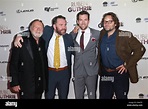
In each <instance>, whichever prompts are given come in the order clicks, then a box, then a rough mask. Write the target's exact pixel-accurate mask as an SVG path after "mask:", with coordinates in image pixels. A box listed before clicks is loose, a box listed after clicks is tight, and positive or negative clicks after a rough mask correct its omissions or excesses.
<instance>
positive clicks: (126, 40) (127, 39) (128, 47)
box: [99, 30, 146, 83]
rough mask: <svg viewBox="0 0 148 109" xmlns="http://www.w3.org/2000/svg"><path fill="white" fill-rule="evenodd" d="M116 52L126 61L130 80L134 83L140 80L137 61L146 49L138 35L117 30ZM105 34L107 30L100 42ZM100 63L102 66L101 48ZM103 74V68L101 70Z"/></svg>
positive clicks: (103, 32)
mask: <svg viewBox="0 0 148 109" xmlns="http://www.w3.org/2000/svg"><path fill="white" fill-rule="evenodd" d="M116 31H117V37H116V44H115V45H116V52H117V55H118V56H119V57H120V58H121V59H122V60H123V61H124V66H125V68H126V69H127V70H128V72H129V75H130V81H131V82H132V83H137V82H138V72H137V62H138V61H139V60H140V59H141V58H142V56H143V55H144V53H145V51H146V49H145V47H144V46H143V45H142V44H141V43H140V42H139V41H138V40H137V38H136V37H134V36H133V34H132V33H131V32H129V31H122V30H116ZM104 34H105V30H102V31H101V33H100V39H99V44H100V42H101V39H102V37H103V36H104ZM99 64H100V67H101V58H100V49H99ZM99 74H100V75H101V69H100V71H99Z"/></svg>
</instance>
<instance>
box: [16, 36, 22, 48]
mask: <svg viewBox="0 0 148 109" xmlns="http://www.w3.org/2000/svg"><path fill="white" fill-rule="evenodd" d="M21 42H23V38H22V36H21V35H19V34H18V35H17V36H16V38H15V40H14V46H15V47H17V48H18V47H20V48H21V47H22V44H21Z"/></svg>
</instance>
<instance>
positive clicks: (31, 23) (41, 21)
mask: <svg viewBox="0 0 148 109" xmlns="http://www.w3.org/2000/svg"><path fill="white" fill-rule="evenodd" d="M36 21H39V22H41V23H42V25H43V27H44V24H43V22H42V20H39V19H34V20H33V21H31V22H30V24H29V26H28V29H29V30H30V27H31V26H32V24H33V23H34V22H36Z"/></svg>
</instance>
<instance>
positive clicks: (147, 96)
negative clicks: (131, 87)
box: [138, 93, 148, 99]
mask: <svg viewBox="0 0 148 109" xmlns="http://www.w3.org/2000/svg"><path fill="white" fill-rule="evenodd" d="M138 96H139V98H140V99H148V94H143V93H139V95H138Z"/></svg>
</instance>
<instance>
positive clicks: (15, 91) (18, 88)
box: [11, 85, 21, 93]
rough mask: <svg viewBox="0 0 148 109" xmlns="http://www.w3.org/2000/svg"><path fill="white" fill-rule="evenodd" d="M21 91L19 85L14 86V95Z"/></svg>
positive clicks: (12, 89)
mask: <svg viewBox="0 0 148 109" xmlns="http://www.w3.org/2000/svg"><path fill="white" fill-rule="evenodd" d="M20 90H21V88H20V86H19V85H18V86H14V87H12V88H11V91H12V92H13V93H18V92H19V91H20Z"/></svg>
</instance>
